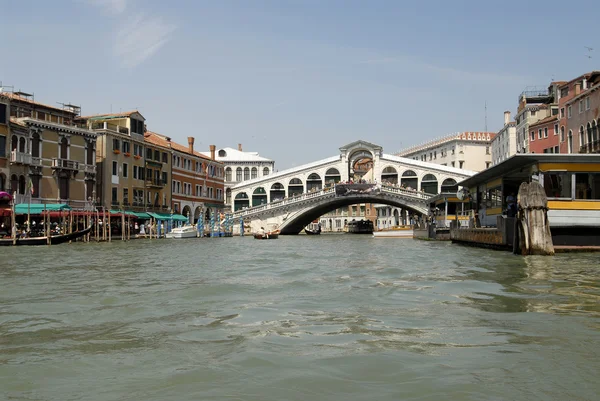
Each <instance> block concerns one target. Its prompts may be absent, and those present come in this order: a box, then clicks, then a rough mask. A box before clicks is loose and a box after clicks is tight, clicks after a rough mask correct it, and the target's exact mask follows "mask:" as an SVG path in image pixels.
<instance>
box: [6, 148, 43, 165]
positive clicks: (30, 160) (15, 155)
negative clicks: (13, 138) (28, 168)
mask: <svg viewBox="0 0 600 401" xmlns="http://www.w3.org/2000/svg"><path fill="white" fill-rule="evenodd" d="M10 162H11V163H13V164H29V165H32V166H41V165H42V159H41V158H39V157H33V156H31V155H30V154H29V153H23V152H19V151H17V150H13V151H11V152H10Z"/></svg>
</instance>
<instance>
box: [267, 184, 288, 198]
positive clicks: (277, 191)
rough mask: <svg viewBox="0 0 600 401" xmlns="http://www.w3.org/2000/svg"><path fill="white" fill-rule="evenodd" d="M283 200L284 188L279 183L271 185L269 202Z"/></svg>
mask: <svg viewBox="0 0 600 401" xmlns="http://www.w3.org/2000/svg"><path fill="white" fill-rule="evenodd" d="M283 198H285V187H284V186H283V185H281V183H279V182H276V183H275V184H273V185H271V190H270V191H269V199H271V202H275V201H278V200H282V199H283Z"/></svg>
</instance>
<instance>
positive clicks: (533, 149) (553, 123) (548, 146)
mask: <svg viewBox="0 0 600 401" xmlns="http://www.w3.org/2000/svg"><path fill="white" fill-rule="evenodd" d="M558 122H559V118H558V116H557V115H555V116H548V117H546V118H543V119H541V120H540V121H538V122H536V123H533V124H531V125H530V126H529V152H530V153H559V133H560V129H559V126H558Z"/></svg>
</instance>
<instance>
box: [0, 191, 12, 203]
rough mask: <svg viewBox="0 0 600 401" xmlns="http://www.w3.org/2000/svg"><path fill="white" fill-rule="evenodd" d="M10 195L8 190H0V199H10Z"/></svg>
mask: <svg viewBox="0 0 600 401" xmlns="http://www.w3.org/2000/svg"><path fill="white" fill-rule="evenodd" d="M12 198H13V197H12V196H11V195H10V194H9V193H8V192H4V191H0V200H8V201H11V200H12Z"/></svg>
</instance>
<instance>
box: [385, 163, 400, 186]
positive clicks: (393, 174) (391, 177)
mask: <svg viewBox="0 0 600 401" xmlns="http://www.w3.org/2000/svg"><path fill="white" fill-rule="evenodd" d="M381 183H382V184H397V183H398V171H396V169H395V168H394V167H391V166H389V167H386V168H384V169H383V171H382V172H381Z"/></svg>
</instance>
